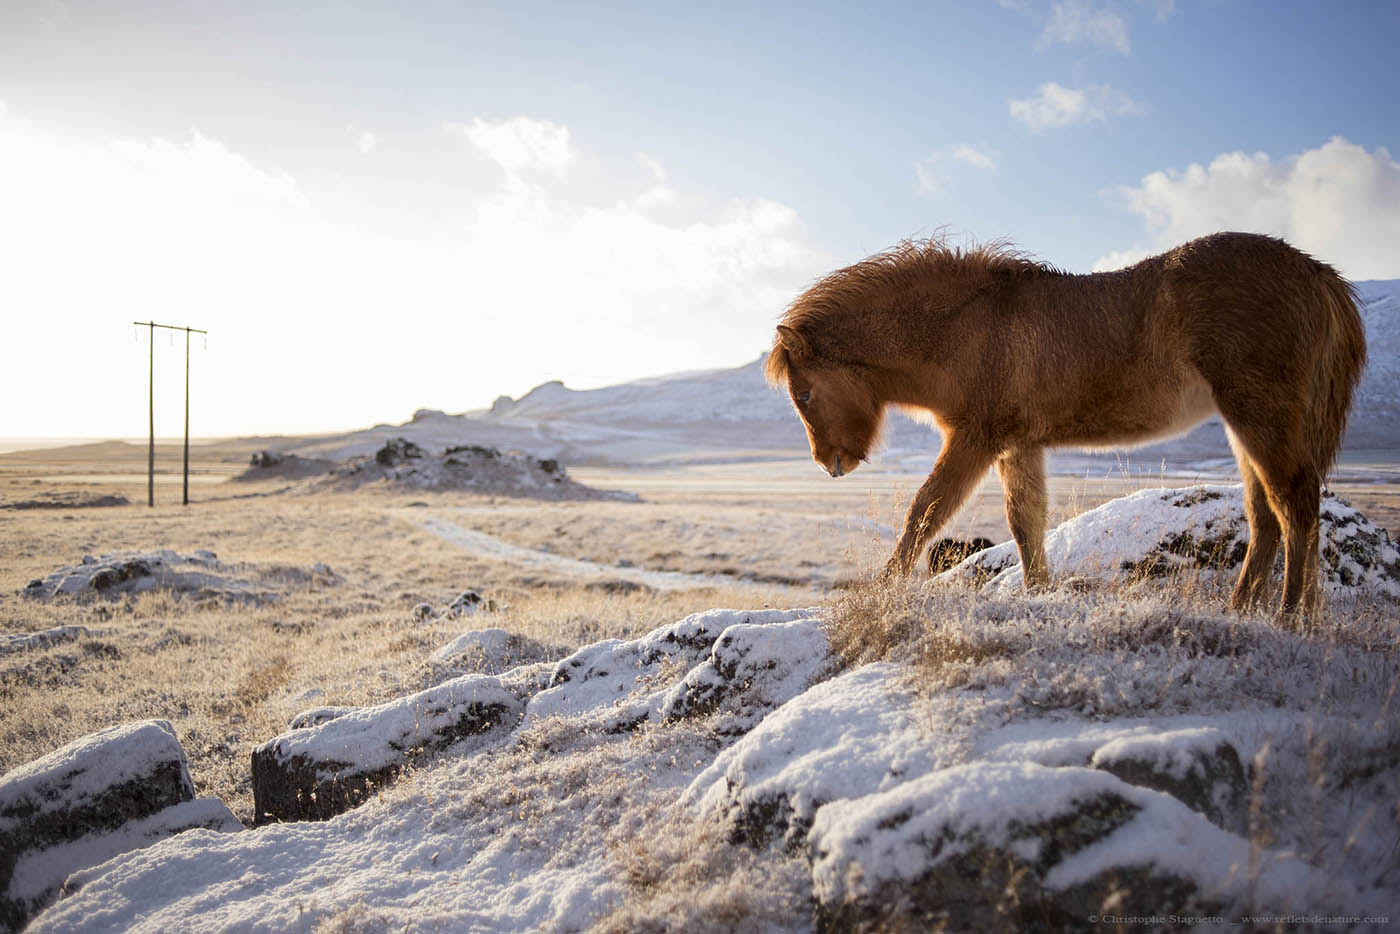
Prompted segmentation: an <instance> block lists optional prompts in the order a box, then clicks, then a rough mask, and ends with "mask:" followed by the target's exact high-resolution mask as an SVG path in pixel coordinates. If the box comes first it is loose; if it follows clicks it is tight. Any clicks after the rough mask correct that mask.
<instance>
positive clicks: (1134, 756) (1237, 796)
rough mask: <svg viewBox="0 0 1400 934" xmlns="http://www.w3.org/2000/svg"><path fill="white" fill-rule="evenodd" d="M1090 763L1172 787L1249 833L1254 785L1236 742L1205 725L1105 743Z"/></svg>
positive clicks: (1215, 819) (1128, 778)
mask: <svg viewBox="0 0 1400 934" xmlns="http://www.w3.org/2000/svg"><path fill="white" fill-rule="evenodd" d="M1089 764H1090V766H1091V767H1093V768H1096V769H1103V770H1104V771H1105V772H1110V773H1112V774H1114V775H1116V776H1118V777H1119V778H1121V779H1122V780H1123V781H1125V782H1127V783H1128V784H1130V785H1140V786H1142V787H1144V788H1153V789H1155V790H1157V791H1162V792H1166V793H1167V794H1169V795H1171V796H1172V797H1173V798H1176V799H1177V800H1178V801H1180V802H1181V803H1182V804H1185V805H1186V806H1187V807H1189V808H1190V809H1191V810H1193V811H1195V812H1196V813H1198V814H1201V815H1203V816H1204V817H1205V818H1206V819H1207V820H1209V821H1210V822H1211V823H1212V824H1215V825H1216V826H1217V827H1223V828H1224V829H1226V830H1229V831H1231V832H1232V833H1238V834H1243V833H1244V832H1245V830H1246V827H1247V824H1248V814H1247V812H1246V804H1247V796H1248V792H1249V787H1248V785H1247V783H1246V781H1245V775H1244V767H1243V766H1242V765H1241V764H1240V756H1239V753H1238V752H1237V751H1236V750H1235V747H1234V745H1233V744H1231V743H1230V741H1229V740H1228V739H1226V738H1225V736H1224V734H1222V733H1221V732H1220V731H1219V730H1216V729H1213V728H1211V727H1201V728H1198V729H1189V730H1171V731H1168V732H1166V733H1152V734H1147V735H1134V736H1127V737H1124V738H1122V739H1116V740H1114V741H1112V742H1110V743H1106V744H1104V745H1103V746H1100V747H1099V748H1098V749H1097V750H1095V751H1094V755H1093V758H1092V759H1091V760H1090V762H1089Z"/></svg>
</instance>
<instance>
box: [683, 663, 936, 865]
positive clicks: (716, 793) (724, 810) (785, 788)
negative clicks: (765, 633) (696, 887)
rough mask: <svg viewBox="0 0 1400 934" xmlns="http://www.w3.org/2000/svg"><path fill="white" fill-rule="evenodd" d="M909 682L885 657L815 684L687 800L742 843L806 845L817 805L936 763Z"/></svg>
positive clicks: (696, 785) (714, 767) (706, 776)
mask: <svg viewBox="0 0 1400 934" xmlns="http://www.w3.org/2000/svg"><path fill="white" fill-rule="evenodd" d="M905 681H906V679H905V676H904V675H903V674H902V673H901V672H900V670H899V668H898V667H897V666H895V665H891V664H888V663H879V664H874V665H866V666H865V667H862V668H858V669H856V670H854V671H849V672H846V673H844V674H841V675H839V676H837V677H835V678H832V679H831V680H829V681H824V682H822V683H820V684H818V685H816V686H815V687H813V688H811V689H810V690H808V691H806V692H805V693H803V694H802V695H801V696H799V697H797V698H796V699H794V700H792V701H790V702H788V703H787V704H784V705H783V706H782V707H779V708H778V709H777V710H775V711H774V712H773V713H772V714H770V715H769V716H768V717H766V718H765V719H764V720H763V722H762V723H760V724H759V725H758V726H757V727H756V728H755V729H754V730H753V731H752V732H750V733H749V734H748V735H746V736H744V737H743V738H742V739H740V740H739V741H738V742H737V743H735V744H734V745H732V746H730V747H729V748H727V749H725V750H723V751H722V752H721V753H720V754H719V755H718V756H716V757H715V760H714V761H713V762H712V763H710V765H709V766H708V767H707V768H706V769H705V770H704V771H703V772H701V773H700V774H699V775H698V776H696V778H695V780H694V782H692V783H691V785H690V787H689V788H687V789H686V793H685V795H684V797H683V798H682V804H684V805H686V806H688V807H691V808H695V809H696V810H698V811H699V813H701V814H705V815H713V816H715V817H717V818H719V819H722V820H723V821H725V823H726V824H727V825H728V826H729V828H730V836H731V839H733V840H735V841H736V842H737V841H739V840H743V841H746V842H748V843H750V844H752V845H754V846H760V847H761V846H765V845H767V844H768V843H769V841H771V840H775V839H778V840H783V841H784V844H785V846H786V847H787V848H788V849H791V850H801V849H804V848H805V847H806V842H807V841H806V837H807V830H808V828H810V827H811V824H812V818H813V816H814V815H815V814H816V811H817V808H818V807H820V806H821V805H823V804H825V803H827V802H828V801H836V800H839V799H842V798H850V797H858V796H861V795H865V794H869V793H871V792H873V791H878V790H882V789H885V788H889V787H891V786H893V785H896V784H899V783H900V782H903V781H907V780H908V779H909V777H910V776H913V775H921V774H923V773H925V772H927V771H929V770H930V769H931V768H933V766H934V763H935V762H936V761H938V750H937V746H936V744H935V743H934V742H933V741H932V740H931V739H930V737H929V735H928V731H927V730H926V729H924V728H923V727H922V726H921V725H920V724H919V723H918V721H917V720H916V719H915V717H914V716H913V715H912V714H911V712H910V711H911V709H912V708H913V706H914V697H913V694H912V693H911V692H910V690H909V688H908V686H907V684H906V683H905Z"/></svg>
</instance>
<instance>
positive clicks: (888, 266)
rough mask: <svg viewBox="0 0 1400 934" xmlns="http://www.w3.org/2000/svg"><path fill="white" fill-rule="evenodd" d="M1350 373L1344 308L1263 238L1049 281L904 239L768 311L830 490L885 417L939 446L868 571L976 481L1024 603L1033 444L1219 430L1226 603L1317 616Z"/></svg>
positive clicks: (1350, 340) (1356, 336)
mask: <svg viewBox="0 0 1400 934" xmlns="http://www.w3.org/2000/svg"><path fill="white" fill-rule="evenodd" d="M1365 362H1366V341H1365V333H1364V331H1363V328H1362V324H1361V316H1360V314H1359V313H1358V311H1357V305H1356V293H1355V291H1354V290H1353V289H1352V287H1351V286H1350V285H1349V284H1348V283H1347V282H1346V281H1345V280H1344V279H1342V278H1341V276H1339V275H1338V274H1337V272H1336V271H1335V270H1334V269H1332V267H1330V266H1328V265H1326V264H1324V263H1320V262H1318V261H1317V260H1314V259H1313V258H1312V257H1310V256H1308V255H1306V254H1304V253H1301V252H1299V251H1298V250H1296V249H1294V248H1293V247H1291V246H1289V245H1288V244H1286V243H1284V242H1283V241H1282V240H1276V239H1274V238H1272V237H1264V236H1259V235H1255V234H1243V233H1221V234H1215V235H1213V236H1209V237H1203V238H1201V239H1199V240H1193V241H1191V242H1190V243H1187V244H1185V245H1184V246H1180V247H1177V248H1176V249H1174V250H1171V251H1169V252H1167V253H1164V254H1162V255H1160V256H1154V257H1151V258H1150V259H1145V260H1143V261H1142V262H1140V263H1138V264H1137V265H1136V266H1132V267H1130V268H1128V269H1123V270H1120V271H1117V272H1108V273H1098V274H1095V275H1070V274H1067V273H1064V272H1060V271H1059V270H1056V269H1052V268H1050V267H1047V266H1044V265H1041V264H1039V263H1035V262H1032V261H1030V260H1028V259H1027V258H1025V257H1024V256H1022V255H1020V254H1018V253H1015V252H1013V251H1011V250H1008V249H1006V248H1005V247H1004V246H1000V245H993V246H986V247H981V248H975V249H970V250H961V249H952V248H949V247H947V246H945V245H944V244H943V243H941V242H938V241H911V242H906V243H903V244H900V245H899V246H897V247H895V248H894V249H892V250H889V251H888V252H885V253H880V254H878V255H876V256H872V257H870V258H869V259H866V260H864V261H862V262H859V263H856V264H855V265H854V266H848V267H846V268H845V269H840V270H837V271H836V272H834V273H832V274H831V275H829V276H827V277H826V278H824V279H822V280H821V281H819V282H818V283H817V284H816V285H814V286H812V287H811V288H810V289H808V290H807V291H806V292H804V293H803V294H802V295H801V296H799V297H798V298H797V300H796V301H794V302H793V303H792V305H791V306H790V307H789V308H788V309H787V312H786V313H785V314H784V315H783V318H782V323H781V324H779V325H778V335H777V338H776V339H775V341H774V343H773V351H772V353H771V354H770V355H769V357H768V363H767V376H768V380H769V382H770V383H772V384H773V385H775V386H786V387H787V389H788V391H789V392H790V393H791V395H792V399H793V403H794V405H795V406H796V407H797V413H798V415H799V416H801V418H802V422H803V424H804V425H805V426H806V428H807V437H808V440H809V441H810V442H811V447H812V457H813V459H815V460H816V462H817V463H818V464H820V465H821V466H822V467H823V468H825V469H826V471H827V472H828V473H830V474H831V475H832V476H833V477H840V476H842V475H843V474H846V473H849V472H851V471H852V470H854V469H855V468H856V467H857V466H858V465H859V464H860V463H861V462H862V461H864V460H865V459H866V458H867V456H868V455H869V453H870V450H871V447H872V445H873V444H874V443H875V439H876V436H877V435H878V433H879V430H880V425H881V422H882V420H883V416H884V411H885V408H886V406H890V405H894V406H898V407H899V408H901V409H904V410H906V411H909V412H911V413H915V414H921V415H929V416H932V419H933V421H934V422H935V423H936V424H937V426H938V428H939V429H940V430H941V432H942V434H943V449H942V451H941V452H940V453H939V456H938V461H937V462H936V463H935V464H934V467H933V471H932V472H931V473H930V474H929V477H928V480H926V481H925V482H924V484H923V486H921V487H920V488H919V491H918V493H917V494H916V495H915V497H914V502H913V504H912V506H911V507H910V509H909V515H908V517H907V519H906V520H905V523H904V531H903V534H902V535H901V536H900V538H899V542H898V544H897V545H896V546H895V550H894V555H893V556H892V557H891V558H890V560H889V564H888V565H887V566H886V570H887V572H892V573H902V574H907V573H909V572H910V571H912V570H913V568H914V566H915V565H916V563H917V562H918V559H919V554H920V553H921V552H922V550H923V547H924V544H925V543H926V542H927V541H928V540H929V539H930V537H931V536H933V535H934V534H935V533H937V532H938V530H939V528H940V527H941V526H943V524H944V523H946V522H947V521H948V520H949V519H950V518H951V517H952V516H953V514H954V513H955V512H956V511H957V509H958V507H959V506H961V505H962V503H963V500H964V499H966V497H967V495H968V494H969V493H970V492H971V491H972V489H973V488H974V487H975V486H976V485H977V483H978V482H979V481H980V480H981V478H982V476H983V475H984V474H985V473H986V471H987V469H988V468H989V467H991V466H992V465H995V466H996V468H997V471H998V473H999V474H1000V476H1001V481H1002V486H1003V487H1004V488H1005V491H1006V518H1007V524H1008V525H1009V526H1010V527H1011V534H1012V536H1013V537H1014V538H1015V539H1016V546H1017V548H1018V549H1019V551H1020V554H1021V566H1022V568H1023V569H1024V572H1025V579H1026V582H1027V584H1028V585H1031V586H1036V585H1043V584H1045V583H1047V582H1048V581H1049V569H1048V567H1047V566H1046V561H1045V550H1044V541H1043V540H1044V535H1045V521H1046V507H1047V495H1046V487H1045V455H1044V451H1045V449H1046V448H1047V447H1058V446H1080V447H1084V446H1093V447H1114V446H1120V445H1131V444H1136V443H1141V442H1144V441H1148V440H1150V439H1153V438H1161V437H1164V436H1169V435H1173V434H1180V433H1182V432H1185V431H1186V430H1188V429H1189V428H1191V427H1192V426H1194V425H1196V424H1197V423H1198V422H1200V421H1202V420H1203V419H1205V418H1206V417H1208V416H1210V415H1211V414H1214V413H1217V412H1218V413H1219V414H1220V415H1221V417H1222V418H1223V419H1224V422H1225V425H1226V427H1227V429H1228V433H1229V436H1230V443H1231V447H1232V448H1233V450H1234V452H1235V458H1236V460H1237V461H1238V463H1239V467H1240V473H1241V474H1242V475H1243V477H1244V486H1245V503H1246V508H1247V513H1248V518H1249V527H1250V540H1249V548H1248V551H1247V553H1246V556H1245V562H1244V570H1243V571H1242V572H1241V574H1240V579H1239V583H1238V584H1237V585H1236V587H1235V590H1234V594H1233V596H1232V597H1231V605H1232V606H1233V607H1235V608H1236V609H1244V608H1246V607H1249V606H1252V605H1255V604H1257V603H1258V602H1260V601H1261V600H1263V599H1264V597H1265V596H1266V593H1267V590H1268V586H1269V577H1270V572H1271V570H1272V568H1273V562H1274V556H1275V554H1276V553H1277V550H1278V545H1279V541H1280V538H1282V540H1283V545H1284V588H1283V599H1282V608H1283V610H1285V611H1292V610H1294V609H1297V608H1299V607H1305V608H1306V607H1310V606H1312V605H1313V603H1314V602H1315V600H1316V597H1317V547H1318V544H1317V539H1318V509H1319V501H1320V496H1321V492H1320V488H1321V485H1322V482H1323V480H1324V478H1325V476H1326V473H1327V471H1328V470H1329V469H1330V467H1331V465H1332V462H1333V459H1334V458H1335V457H1336V454H1337V449H1338V447H1339V445H1340V444H1341V438H1342V432H1343V430H1344V429H1345V427H1346V417H1347V410H1348V408H1349V407H1350V404H1351V394H1352V389H1353V388H1354V387H1355V385H1356V381H1357V380H1358V379H1359V378H1360V375H1361V370H1362V368H1363V367H1364V366H1365Z"/></svg>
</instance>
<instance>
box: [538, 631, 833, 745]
mask: <svg viewBox="0 0 1400 934" xmlns="http://www.w3.org/2000/svg"><path fill="white" fill-rule="evenodd" d="M813 615H814V613H813V611H811V610H745V611H741V610H710V611H708V612H704V613H696V614H694V615H691V616H687V617H686V618H685V619H683V620H680V621H679V622H675V623H670V624H668V625H666V626H661V627H659V628H657V629H654V630H652V631H651V632H649V633H647V634H646V635H645V636H642V637H641V638H639V639H631V640H627V641H623V640H620V639H608V640H605V641H603V642H598V643H595V644H593V645H590V646H586V647H585V648H582V649H579V650H578V651H577V652H575V653H574V654H572V655H570V656H569V657H567V658H565V659H563V660H562V661H560V662H559V663H558V664H557V665H556V666H555V669H554V675H553V677H552V679H551V682H550V687H549V688H548V689H547V690H544V691H541V692H540V693H539V694H537V695H535V697H534V698H533V699H531V701H530V703H529V706H528V707H527V708H526V713H525V717H526V721H525V722H526V723H527V724H529V723H533V722H534V721H535V720H538V719H540V718H542V717H549V716H572V715H575V714H580V713H588V714H590V715H591V716H593V717H595V719H596V721H597V722H596V726H597V727H598V728H600V729H604V730H609V731H622V730H629V729H632V728H634V727H637V726H640V725H641V724H643V723H647V722H652V723H656V722H660V721H661V719H662V716H663V709H664V708H666V705H667V704H668V702H669V703H670V704H671V705H672V706H671V709H672V710H673V711H674V712H675V714H676V715H677V716H679V711H680V710H681V709H683V707H684V705H686V704H687V703H688V702H687V701H686V700H684V699H683V697H682V696H681V695H683V694H688V693H689V692H688V691H686V690H683V691H680V693H676V691H677V685H675V684H674V683H672V682H671V681H670V680H669V679H674V678H681V677H683V676H684V675H685V674H686V673H687V672H689V671H690V670H691V669H692V668H694V667H695V666H696V665H698V664H700V663H701V662H702V661H704V660H706V659H707V657H709V656H710V654H711V649H712V648H713V647H714V645H715V642H716V641H717V640H718V639H719V638H720V637H721V635H723V634H724V632H725V631H727V630H728V629H730V628H731V627H732V626H735V625H755V626H758V627H770V626H773V625H774V624H778V623H787V622H791V621H793V620H799V619H810V618H811V617H812V616H813ZM822 644H823V645H825V640H824V639H823V640H822ZM735 648H736V650H737V649H738V648H739V643H736V644H735ZM721 664H723V662H721ZM736 673H737V669H736ZM668 675H669V678H668ZM709 680H710V679H709V678H706V681H707V682H708V681H709ZM696 687H697V689H699V687H700V685H699V684H698V683H697V685H696ZM696 700H697V702H699V701H700V694H698V693H697V695H696Z"/></svg>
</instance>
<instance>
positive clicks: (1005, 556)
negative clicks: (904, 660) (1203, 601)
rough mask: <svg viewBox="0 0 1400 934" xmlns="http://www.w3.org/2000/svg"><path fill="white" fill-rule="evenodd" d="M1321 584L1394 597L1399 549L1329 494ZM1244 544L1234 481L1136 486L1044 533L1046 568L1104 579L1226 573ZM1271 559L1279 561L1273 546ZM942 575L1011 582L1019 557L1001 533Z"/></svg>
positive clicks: (997, 584) (1006, 587)
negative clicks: (1156, 487)
mask: <svg viewBox="0 0 1400 934" xmlns="http://www.w3.org/2000/svg"><path fill="white" fill-rule="evenodd" d="M1320 531H1321V536H1322V542H1321V561H1320V562H1319V564H1320V566H1321V571H1322V585H1323V589H1324V591H1325V592H1327V593H1328V594H1329V595H1331V596H1333V597H1355V596H1357V595H1359V594H1372V593H1377V594H1383V595H1385V596H1388V597H1400V550H1397V549H1396V547H1395V545H1394V544H1393V543H1392V542H1391V541H1390V536H1389V535H1388V534H1387V533H1386V531H1385V530H1384V529H1382V528H1378V527H1377V526H1376V525H1374V524H1373V523H1372V522H1370V521H1369V520H1367V518H1366V517H1365V516H1363V515H1362V514H1361V513H1360V512H1359V511H1357V510H1356V509H1354V508H1352V506H1351V504H1350V503H1348V502H1347V501H1346V500H1344V499H1341V498H1339V497H1337V496H1335V495H1333V494H1332V493H1330V492H1329V493H1326V494H1324V496H1323V499H1322V514H1321V527H1320ZM1248 544H1249V523H1248V521H1247V520H1246V519H1245V514H1244V487H1243V486H1241V485H1239V484H1235V485H1233V486H1204V485H1203V486H1194V487H1187V488H1185V489H1159V490H1140V491H1138V492H1136V493H1133V494H1131V495H1129V496H1124V497H1123V498H1121V499H1116V500H1113V501H1111V502H1108V503H1105V504H1104V505H1102V506H1100V507H1098V508H1097V509H1091V510H1089V511H1088V512H1085V513H1081V514H1080V515H1078V516H1076V517H1075V518H1073V519H1070V520H1069V521H1068V522H1065V523H1063V524H1062V525H1060V526H1058V527H1056V528H1055V529H1053V530H1051V531H1050V533H1049V534H1048V535H1046V537H1045V556H1046V559H1047V560H1048V562H1049V564H1050V569H1051V573H1052V574H1055V575H1075V576H1078V577H1083V578H1095V579H1099V580H1106V581H1118V580H1125V579H1129V578H1134V577H1139V578H1140V577H1144V576H1148V577H1169V576H1177V577H1179V576H1181V575H1183V574H1189V575H1192V576H1193V577H1194V578H1195V579H1197V580H1199V581H1201V582H1207V583H1209V582H1212V581H1218V579H1219V578H1220V577H1221V575H1224V577H1225V579H1227V580H1229V581H1230V582H1233V580H1234V576H1235V574H1236V573H1237V572H1238V571H1239V569H1240V566H1241V564H1242V563H1243V561H1244V553H1245V548H1246V547H1247V546H1248ZM1277 560H1278V566H1279V567H1280V568H1281V567H1282V562H1283V550H1282V549H1280V550H1279V556H1278V559H1277ZM942 579H944V580H958V581H986V584H985V586H986V588H987V589H988V590H992V591H998V592H1002V593H1012V592H1015V591H1017V590H1019V589H1020V588H1021V583H1022V579H1021V564H1020V556H1019V555H1018V554H1017V552H1016V544H1015V543H1014V542H1005V543H1003V544H1000V545H997V546H995V547H993V548H988V549H986V550H984V551H981V552H978V553H977V554H975V555H972V556H971V557H969V558H967V559H965V560H964V561H963V562H962V563H960V564H958V565H957V566H956V567H954V568H952V569H950V570H948V571H946V572H944V574H943V576H942Z"/></svg>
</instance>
